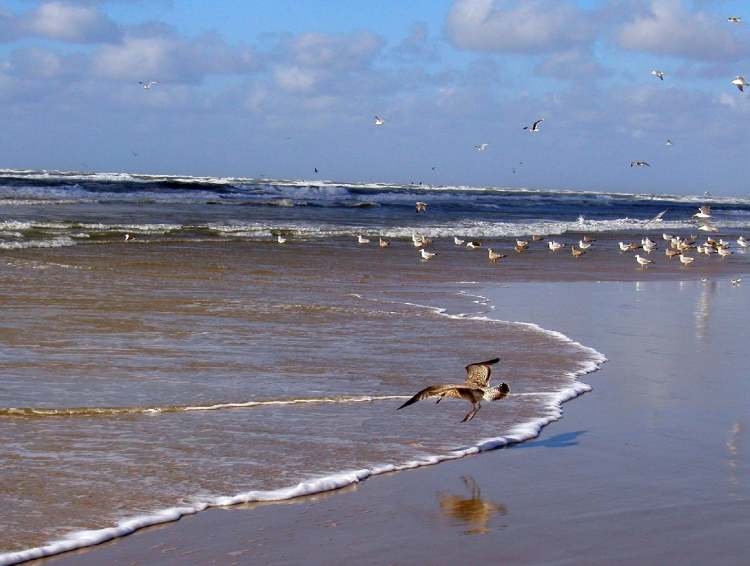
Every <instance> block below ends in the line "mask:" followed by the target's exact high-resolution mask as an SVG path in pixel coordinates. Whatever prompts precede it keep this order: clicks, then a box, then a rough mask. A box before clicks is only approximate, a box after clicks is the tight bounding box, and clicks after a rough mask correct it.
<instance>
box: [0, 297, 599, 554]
mask: <svg viewBox="0 0 750 566" xmlns="http://www.w3.org/2000/svg"><path fill="white" fill-rule="evenodd" d="M365 300H367V299H365ZM406 304H409V305H411V306H414V307H418V308H424V309H429V310H432V311H433V312H435V313H436V314H439V315H441V316H447V317H449V318H453V319H466V318H468V319H471V320H483V321H487V322H490V323H502V324H508V323H510V324H516V325H520V326H524V327H527V328H532V329H534V330H536V331H539V332H543V333H545V334H548V335H550V336H554V337H555V338H557V339H559V340H561V341H563V342H566V343H568V344H571V345H573V346H575V347H576V348H579V349H580V351H581V352H583V353H585V354H586V355H587V359H586V360H584V361H581V362H580V363H579V367H578V369H576V370H575V371H573V372H569V373H568V377H569V378H570V380H571V384H570V385H569V386H568V387H566V388H564V389H561V390H559V391H552V392H531V393H529V394H532V395H540V394H543V395H546V396H548V397H549V400H548V403H547V406H546V410H545V412H544V414H543V415H542V416H541V417H538V418H536V419H532V420H531V421H528V422H525V423H521V424H519V425H517V426H515V427H513V428H511V429H510V430H508V431H506V432H505V433H504V434H503V435H501V436H495V437H490V438H483V439H480V440H478V441H477V442H476V443H475V444H474V445H472V446H469V447H466V448H461V449H457V450H451V451H448V452H447V453H444V454H436V455H431V456H424V457H421V458H417V459H414V460H408V461H406V462H401V463H396V464H381V465H376V466H373V467H371V468H362V469H359V470H348V471H341V472H338V473H335V474H330V475H327V476H324V477H320V478H316V479H312V480H309V481H303V482H300V483H298V484H296V485H293V486H289V487H285V488H280V489H275V490H253V491H248V492H244V493H239V494H236V495H231V496H221V497H214V498H209V499H203V500H199V501H195V502H194V503H192V504H191V505H186V506H182V507H171V508H168V509H163V510H161V511H156V512H154V513H149V514H145V515H138V516H136V517H132V518H129V519H125V520H122V521H120V522H118V523H117V524H116V525H115V526H113V527H108V528H102V529H93V530H86V531H77V532H74V533H71V534H69V535H67V536H66V537H64V538H62V539H59V540H57V541H53V542H50V543H49V544H46V545H44V546H39V547H35V548H30V549H26V550H22V551H18V552H9V553H5V554H0V566H7V565H10V564H17V563H20V562H25V561H28V560H34V559H37V558H42V557H45V556H52V555H54V554H60V553H62V552H67V551H70V550H74V549H78V548H84V547H87V546H92V545H96V544H101V543H103V542H106V541H108V540H112V539H114V538H119V537H123V536H127V535H129V534H131V533H133V532H135V531H137V530H139V529H142V528H144V527H148V526H152V525H157V524H161V523H168V522H172V521H176V520H178V519H180V518H181V517H184V516H186V515H192V514H195V513H198V512H200V511H203V510H204V509H208V508H210V507H224V506H227V505H238V504H242V503H251V502H254V501H283V500H287V499H292V498H295V497H301V496H304V495H311V494H315V493H323V492H326V491H332V490H335V489H339V488H342V487H345V486H347V485H352V484H355V483H359V482H361V481H363V480H365V479H367V478H369V477H372V476H377V475H380V474H385V473H390V472H397V471H401V470H409V469H413V468H419V467H422V466H430V465H434V464H438V463H440V462H444V461H448V460H456V459H459V458H463V457H465V456H469V455H472V454H478V453H479V452H484V451H487V450H495V449H498V448H503V447H506V446H510V445H512V444H517V443H519V442H524V441H526V440H530V439H532V438H535V437H537V436H538V435H539V433H540V432H541V430H542V428H544V427H545V426H546V425H548V424H549V423H551V422H554V421H556V420H559V419H560V418H561V417H562V404H563V403H564V402H566V401H569V400H570V399H573V398H575V397H577V396H579V395H581V394H583V393H585V392H587V391H590V390H591V387H590V386H589V385H586V384H585V383H582V382H579V381H577V378H579V377H580V376H582V375H585V374H587V373H591V372H593V371H596V370H597V369H598V368H599V367H600V366H601V364H603V363H604V362H605V361H606V357H605V356H604V355H603V354H601V353H600V352H598V351H596V350H594V349H593V348H590V347H588V346H584V345H583V344H581V343H579V342H576V341H575V340H573V339H572V338H569V337H568V336H566V335H565V334H563V333H561V332H557V331H555V330H548V329H545V328H542V327H541V326H539V325H537V324H534V323H530V322H509V321H502V320H499V319H492V318H488V317H486V316H474V315H472V316H462V315H452V314H447V313H446V309H444V308H441V307H434V306H428V305H420V304H417V303H406ZM518 395H520V394H518Z"/></svg>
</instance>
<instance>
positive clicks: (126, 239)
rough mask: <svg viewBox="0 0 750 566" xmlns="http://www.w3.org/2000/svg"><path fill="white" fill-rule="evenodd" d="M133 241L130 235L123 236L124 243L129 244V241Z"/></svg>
mask: <svg viewBox="0 0 750 566" xmlns="http://www.w3.org/2000/svg"><path fill="white" fill-rule="evenodd" d="M133 239H134V238H133V236H131V235H130V234H125V241H126V242H129V241H130V240H133Z"/></svg>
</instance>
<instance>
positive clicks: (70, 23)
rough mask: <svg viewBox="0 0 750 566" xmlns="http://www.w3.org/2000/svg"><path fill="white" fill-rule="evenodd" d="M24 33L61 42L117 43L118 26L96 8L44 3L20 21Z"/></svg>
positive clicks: (62, 3)
mask: <svg viewBox="0 0 750 566" xmlns="http://www.w3.org/2000/svg"><path fill="white" fill-rule="evenodd" d="M20 27H21V29H22V30H23V31H24V32H25V33H27V34H30V35H38V36H42V37H47V38H50V39H57V40H60V41H70V42H78V43H97V42H103V41H111V40H114V39H117V38H118V37H119V35H120V30H119V28H118V26H117V25H116V24H115V23H114V22H113V21H112V20H110V19H109V18H108V17H106V16H105V15H103V14H101V13H100V12H99V11H98V10H97V9H96V8H93V7H90V6H75V5H72V4H68V3H65V2H57V1H54V2H45V3H43V4H41V5H40V6H39V7H38V8H36V9H34V10H32V11H30V12H27V13H26V14H24V15H23V16H21V18H20Z"/></svg>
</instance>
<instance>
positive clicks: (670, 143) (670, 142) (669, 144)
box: [664, 138, 672, 147]
mask: <svg viewBox="0 0 750 566" xmlns="http://www.w3.org/2000/svg"><path fill="white" fill-rule="evenodd" d="M664 145H666V146H667V147H669V146H671V145H672V140H671V139H669V138H667V143H665V144H664Z"/></svg>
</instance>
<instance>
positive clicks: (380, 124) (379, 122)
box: [374, 116, 385, 126]
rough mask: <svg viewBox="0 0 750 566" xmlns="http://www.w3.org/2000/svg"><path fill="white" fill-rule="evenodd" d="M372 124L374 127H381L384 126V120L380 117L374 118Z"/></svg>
mask: <svg viewBox="0 0 750 566" xmlns="http://www.w3.org/2000/svg"><path fill="white" fill-rule="evenodd" d="M374 123H375V125H376V126H382V125H383V124H385V120H384V119H383V118H381V117H380V116H375V119H374Z"/></svg>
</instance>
